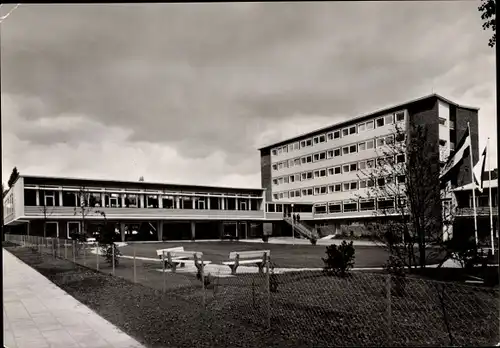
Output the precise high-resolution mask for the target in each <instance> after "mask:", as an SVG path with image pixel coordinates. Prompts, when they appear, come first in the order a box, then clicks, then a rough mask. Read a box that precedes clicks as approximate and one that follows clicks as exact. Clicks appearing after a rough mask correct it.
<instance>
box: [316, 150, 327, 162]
mask: <svg viewBox="0 0 500 348" xmlns="http://www.w3.org/2000/svg"><path fill="white" fill-rule="evenodd" d="M324 159H326V152H319V153H315V154H314V162H317V161H323V160H324Z"/></svg>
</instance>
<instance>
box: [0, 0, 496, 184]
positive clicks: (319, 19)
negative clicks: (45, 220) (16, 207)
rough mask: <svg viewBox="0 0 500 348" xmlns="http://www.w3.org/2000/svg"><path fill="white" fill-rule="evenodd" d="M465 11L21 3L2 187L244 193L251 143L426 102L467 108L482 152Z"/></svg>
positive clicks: (5, 110) (479, 83)
mask: <svg viewBox="0 0 500 348" xmlns="http://www.w3.org/2000/svg"><path fill="white" fill-rule="evenodd" d="M477 6H478V2H477V1H461V2H451V1H446V2H370V3H364V2H346V3H343V2H320V3H267V4H265V3H264V4H255V3H227V4H217V3H208V4H141V5H133V4H127V5H125V4H121V5H119V4H117V5H103V4H99V5H97V4H96V5H83V4H82V5H21V6H20V7H19V8H17V9H16V10H15V11H14V12H12V14H11V15H10V16H9V17H8V18H7V19H6V20H5V21H4V22H3V23H2V24H1V93H2V94H1V97H2V104H1V107H2V142H3V143H2V152H3V153H2V175H3V181H4V182H6V181H7V179H8V175H9V174H10V171H11V169H12V167H13V166H17V167H18V169H19V170H20V171H21V172H22V173H25V174H41V175H63V176H77V177H96V178H116V179H123V180H137V179H138V178H139V176H141V175H143V176H144V177H145V179H146V181H166V182H180V183H187V184H195V183H198V184H212V185H224V186H244V187H255V186H257V187H259V186H260V162H259V152H258V151H257V148H258V147H259V146H261V145H266V144H268V143H270V142H273V141H277V140H280V139H282V138H284V137H288V136H292V135H296V134H299V133H303V132H305V131H309V130H312V129H315V128H317V127H321V126H325V125H328V124H333V123H336V122H338V121H341V120H344V119H347V118H349V117H354V116H358V115H360V114H364V113H368V112H371V111H374V110H376V109H380V108H383V107H386V106H390V105H391V104H395V103H400V102H404V101H407V100H410V99H413V98H417V97H420V96H423V95H427V94H430V93H432V92H436V93H439V94H441V95H443V96H444V97H447V98H449V99H451V100H453V101H456V102H457V103H459V104H465V105H471V106H477V107H480V108H481V110H480V120H479V122H480V123H479V128H480V146H481V148H482V147H483V146H484V145H485V141H486V138H487V137H488V136H489V137H491V138H492V139H491V143H492V144H496V141H497V140H496V139H497V138H496V124H495V115H496V105H495V96H496V90H495V88H496V86H495V77H494V76H495V56H494V49H492V48H490V47H488V45H487V43H488V39H489V37H490V35H491V32H484V31H483V30H482V28H481V23H482V22H481V19H480V14H479V12H478V11H477ZM12 7H13V5H4V6H2V8H1V11H2V12H1V13H2V15H4V14H6V13H7V12H8V11H9V10H10V9H11V8H12ZM493 165H494V166H496V160H494V163H493Z"/></svg>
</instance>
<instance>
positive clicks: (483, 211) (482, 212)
mask: <svg viewBox="0 0 500 348" xmlns="http://www.w3.org/2000/svg"><path fill="white" fill-rule="evenodd" d="M492 213H493V215H494V216H498V207H493V209H492ZM456 215H457V216H474V208H469V207H464V208H457V210H456ZM476 215H477V216H489V215H490V208H489V207H476Z"/></svg>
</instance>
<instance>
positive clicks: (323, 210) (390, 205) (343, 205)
mask: <svg viewBox="0 0 500 348" xmlns="http://www.w3.org/2000/svg"><path fill="white" fill-rule="evenodd" d="M406 204H407V203H406V200H405V199H404V198H399V199H395V198H394V197H384V198H377V199H375V198H371V199H360V200H347V201H337V202H328V203H324V204H321V205H315V206H314V214H335V213H350V212H357V211H369V210H376V209H380V210H383V209H394V208H395V207H398V208H401V207H405V206H406Z"/></svg>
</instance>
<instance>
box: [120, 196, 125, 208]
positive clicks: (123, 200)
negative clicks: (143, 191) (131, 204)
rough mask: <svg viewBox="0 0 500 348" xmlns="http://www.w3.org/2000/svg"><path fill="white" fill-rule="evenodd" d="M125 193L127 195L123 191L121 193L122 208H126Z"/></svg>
mask: <svg viewBox="0 0 500 348" xmlns="http://www.w3.org/2000/svg"><path fill="white" fill-rule="evenodd" d="M125 195H126V194H125V193H122V194H121V195H120V197H121V199H122V203H121V207H122V208H124V207H125Z"/></svg>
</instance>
